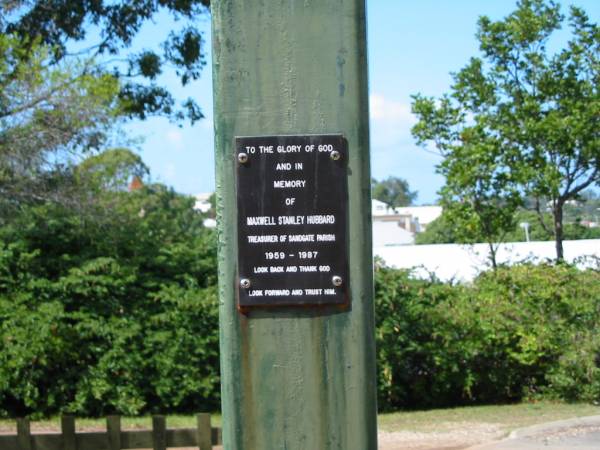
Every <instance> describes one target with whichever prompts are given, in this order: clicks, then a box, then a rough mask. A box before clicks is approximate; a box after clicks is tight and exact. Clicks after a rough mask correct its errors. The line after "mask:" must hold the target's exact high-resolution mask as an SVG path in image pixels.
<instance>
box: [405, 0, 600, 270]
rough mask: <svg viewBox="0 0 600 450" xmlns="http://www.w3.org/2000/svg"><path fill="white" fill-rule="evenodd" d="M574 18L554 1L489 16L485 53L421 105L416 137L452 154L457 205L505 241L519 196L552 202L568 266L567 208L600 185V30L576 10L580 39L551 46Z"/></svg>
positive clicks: (447, 156)
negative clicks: (555, 35)
mask: <svg viewBox="0 0 600 450" xmlns="http://www.w3.org/2000/svg"><path fill="white" fill-rule="evenodd" d="M564 21H565V17H564V16H563V15H562V13H561V12H560V7H559V5H557V4H556V3H555V2H553V1H551V0H550V1H546V0H521V1H519V2H518V4H517V9H516V11H515V12H513V13H512V14H510V15H509V16H508V17H506V18H505V19H503V20H500V21H496V22H495V21H492V20H490V19H489V18H487V17H482V18H481V19H480V20H479V24H478V33H477V38H478V40H479V43H480V50H481V53H482V56H481V57H480V58H477V57H476V58H472V59H471V60H470V61H469V63H468V64H467V66H465V67H464V68H463V69H461V70H460V71H459V72H458V73H456V74H454V75H453V77H454V84H453V85H452V87H451V92H450V93H449V94H447V95H445V96H443V97H442V98H441V99H439V100H435V99H433V98H429V97H425V96H422V95H416V96H415V97H414V103H413V111H414V112H415V113H416V114H417V116H418V118H419V122H418V123H417V125H415V127H414V128H413V134H414V136H415V137H416V138H417V141H418V142H419V144H421V145H428V144H429V143H432V144H433V145H434V146H435V147H436V148H437V149H438V150H439V151H440V152H441V154H442V155H443V156H444V162H443V163H442V164H441V165H440V171H441V173H442V174H444V175H445V176H446V179H447V184H446V187H445V188H444V189H445V190H444V192H443V195H444V197H445V198H446V200H447V203H461V206H459V210H460V209H465V208H471V209H472V211H471V213H472V214H474V215H477V216H478V218H476V219H473V220H474V221H478V222H480V225H482V226H484V225H485V226H486V227H487V228H488V230H489V231H493V232H492V233H487V232H486V234H489V236H490V237H493V238H494V239H498V238H499V237H500V236H501V234H502V232H503V231H504V230H505V228H504V227H505V226H506V227H509V226H512V224H511V223H510V221H508V220H503V219H500V218H499V217H498V216H499V215H505V216H506V217H509V216H510V214H508V212H510V210H511V209H512V210H513V211H514V208H515V207H516V206H518V205H519V197H518V194H520V195H521V197H523V196H526V195H527V196H532V197H534V198H537V199H538V200H540V199H541V198H547V199H549V201H550V203H551V205H552V216H553V220H552V224H551V229H552V233H553V235H554V237H555V240H556V249H557V258H558V259H559V260H560V259H562V257H563V252H562V240H563V238H564V232H563V212H564V205H565V203H566V202H567V201H568V200H570V199H574V198H576V196H577V195H578V194H579V193H580V192H582V191H583V190H584V189H586V188H588V187H589V186H591V185H593V184H597V183H599V181H600V140H599V135H598V129H599V128H600V97H599V93H598V86H599V85H600V71H599V70H598V67H599V64H600V63H599V60H598V55H600V30H599V27H598V25H596V24H594V23H592V22H591V21H590V19H589V17H588V16H587V15H586V13H585V12H584V11H583V10H582V9H580V8H576V7H571V9H570V12H569V15H568V23H569V26H570V30H571V35H570V38H569V40H568V42H567V43H566V45H565V46H564V47H563V48H562V49H560V50H559V51H557V52H556V53H552V52H551V51H550V50H549V45H548V40H549V39H550V37H551V36H552V35H553V33H554V32H555V31H557V30H558V29H559V28H560V27H561V25H562V23H563V22H564ZM540 204H541V202H540V201H538V205H540ZM494 208H496V209H497V211H498V216H497V215H494V214H490V212H491V211H492V210H493V209H494ZM504 208H508V210H507V211H506V212H507V214H504V211H505V209H504ZM538 209H539V210H540V212H541V211H542V208H538ZM481 230H482V231H485V230H484V228H481Z"/></svg>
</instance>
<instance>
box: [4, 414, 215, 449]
mask: <svg viewBox="0 0 600 450" xmlns="http://www.w3.org/2000/svg"><path fill="white" fill-rule="evenodd" d="M60 423H61V432H60V433H39V434H38V433H35V434H34V433H31V428H30V425H29V419H26V418H25V419H17V434H16V435H15V434H8V435H0V449H1V450H124V449H142V448H143V449H152V450H166V449H167V448H171V447H197V448H198V449H199V450H211V449H212V446H213V445H219V444H220V443H221V430H220V428H213V427H211V424H210V414H198V415H197V418H196V428H177V429H168V428H167V420H166V418H165V416H153V417H152V430H121V417H120V416H109V417H107V418H106V431H86V432H76V431H75V418H74V417H73V416H63V417H61V422H60Z"/></svg>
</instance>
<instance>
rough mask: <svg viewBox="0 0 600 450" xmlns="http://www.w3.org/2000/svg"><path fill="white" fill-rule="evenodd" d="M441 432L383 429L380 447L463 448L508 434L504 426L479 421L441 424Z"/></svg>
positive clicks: (403, 449) (391, 449) (384, 449)
mask: <svg viewBox="0 0 600 450" xmlns="http://www.w3.org/2000/svg"><path fill="white" fill-rule="evenodd" d="M440 425H441V426H440V429H444V430H448V431H441V432H428V433H421V432H414V431H394V432H386V431H380V432H379V434H378V440H379V450H459V449H465V448H468V447H470V446H472V445H476V444H481V443H484V442H492V441H495V440H498V439H501V438H502V437H504V436H505V435H506V431H503V429H502V427H501V426H500V425H495V424H490V423H478V422H453V423H444V424H440Z"/></svg>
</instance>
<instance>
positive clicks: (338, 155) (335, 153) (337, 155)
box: [329, 150, 342, 161]
mask: <svg viewBox="0 0 600 450" xmlns="http://www.w3.org/2000/svg"><path fill="white" fill-rule="evenodd" d="M329 156H330V158H331V159H333V160H334V161H337V160H338V159H340V158H341V157H342V154H341V153H340V152H338V151H337V150H334V151H332V152H331V153H330V154H329Z"/></svg>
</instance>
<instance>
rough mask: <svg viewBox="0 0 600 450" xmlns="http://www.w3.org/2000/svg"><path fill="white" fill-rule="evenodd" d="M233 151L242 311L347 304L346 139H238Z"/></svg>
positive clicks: (303, 137)
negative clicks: (273, 307) (277, 307)
mask: <svg viewBox="0 0 600 450" xmlns="http://www.w3.org/2000/svg"><path fill="white" fill-rule="evenodd" d="M235 150H236V153H235V164H236V165H237V210H238V278H237V282H238V292H239V296H238V301H239V306H240V308H241V309H244V308H248V307H252V306H318V305H344V304H347V303H348V302H349V294H348V292H349V290H348V286H349V284H348V282H349V280H348V242H347V239H348V236H347V227H348V223H347V222H348V218H347V205H348V180H347V163H348V145H347V141H346V139H344V137H343V136H341V135H337V134H331V135H330V134H327V135H303V136H260V137H237V138H236V139H235Z"/></svg>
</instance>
